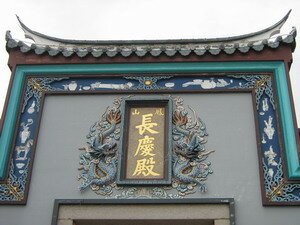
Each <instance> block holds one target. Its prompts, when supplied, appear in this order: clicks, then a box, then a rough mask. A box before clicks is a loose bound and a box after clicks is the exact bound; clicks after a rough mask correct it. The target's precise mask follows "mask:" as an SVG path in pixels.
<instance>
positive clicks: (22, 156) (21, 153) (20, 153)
mask: <svg viewBox="0 0 300 225" xmlns="http://www.w3.org/2000/svg"><path fill="white" fill-rule="evenodd" d="M32 144H33V140H32V139H30V140H28V141H27V143H26V145H25V146H17V147H16V151H17V157H16V160H21V161H23V160H26V159H27V155H28V152H29V151H30V147H31V146H32Z"/></svg>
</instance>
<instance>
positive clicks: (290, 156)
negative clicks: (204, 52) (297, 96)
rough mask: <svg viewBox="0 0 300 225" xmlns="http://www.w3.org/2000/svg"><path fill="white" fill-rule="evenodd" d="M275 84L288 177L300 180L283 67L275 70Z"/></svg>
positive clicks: (299, 168) (289, 102)
mask: <svg viewBox="0 0 300 225" xmlns="http://www.w3.org/2000/svg"><path fill="white" fill-rule="evenodd" d="M275 82H276V86H277V94H278V101H279V104H278V105H279V112H280V119H281V128H282V135H283V142H284V148H285V153H286V158H287V168H288V177H289V178H290V179H299V178H300V166H299V157H298V151H297V144H296V137H295V132H294V131H295V129H294V123H293V116H292V110H291V109H292V107H291V101H290V95H289V89H288V83H287V78H286V74H285V68H284V65H283V64H282V65H280V66H278V67H277V69H276V70H275Z"/></svg>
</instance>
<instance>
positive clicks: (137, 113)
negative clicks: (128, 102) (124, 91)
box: [132, 109, 140, 116]
mask: <svg viewBox="0 0 300 225" xmlns="http://www.w3.org/2000/svg"><path fill="white" fill-rule="evenodd" d="M132 115H134V116H135V115H140V112H139V110H137V109H134V111H133V112H132Z"/></svg>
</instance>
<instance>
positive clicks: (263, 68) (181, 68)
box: [0, 61, 300, 179]
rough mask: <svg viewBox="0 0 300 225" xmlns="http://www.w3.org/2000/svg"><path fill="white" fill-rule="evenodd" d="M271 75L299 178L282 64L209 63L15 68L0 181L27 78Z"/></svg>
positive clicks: (293, 174) (291, 167)
mask: <svg viewBox="0 0 300 225" xmlns="http://www.w3.org/2000/svg"><path fill="white" fill-rule="evenodd" d="M267 71H269V72H274V74H275V80H276V84H277V89H278V92H277V93H278V96H279V109H280V113H281V122H282V130H283V136H284V146H285V150H286V154H287V161H288V172H289V177H290V178H293V179H294V178H300V167H299V160H298V155H297V146H296V141H295V133H294V125H293V120H292V111H291V106H290V98H289V93H288V86H287V81H286V74H285V70H284V63H283V62H273V61H272V62H266V61H265V62H221V63H219V62H211V63H147V64H84V65H66V64H65V65H38V66H18V67H17V70H16V72H15V78H14V80H13V85H12V89H11V95H10V97H9V102H8V107H7V111H6V117H5V120H4V125H3V130H2V135H1V137H0V178H3V177H4V175H5V169H6V168H7V160H8V157H9V149H10V144H11V141H12V136H13V133H14V128H15V122H16V117H17V111H18V105H19V101H20V98H21V92H22V85H23V84H24V79H25V78H26V76H28V75H30V76H34V75H55V76H57V75H59V74H63V75H67V74H101V73H155V72H157V73H172V72H173V73H193V72H267Z"/></svg>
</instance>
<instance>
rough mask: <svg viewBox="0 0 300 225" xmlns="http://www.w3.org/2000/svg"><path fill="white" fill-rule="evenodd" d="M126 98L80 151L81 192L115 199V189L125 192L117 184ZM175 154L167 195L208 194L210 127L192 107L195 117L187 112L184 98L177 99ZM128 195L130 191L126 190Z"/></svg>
mask: <svg viewBox="0 0 300 225" xmlns="http://www.w3.org/2000/svg"><path fill="white" fill-rule="evenodd" d="M121 102H122V98H117V99H115V100H114V106H113V107H108V108H107V109H106V111H105V113H104V114H103V115H102V117H101V118H100V120H99V121H98V122H96V123H95V124H94V125H93V126H92V127H91V128H90V132H89V134H88V135H87V145H86V146H85V147H83V148H80V150H84V153H82V154H80V161H79V164H80V166H79V168H78V169H79V170H80V171H81V173H80V175H79V176H78V179H79V180H81V181H82V182H81V185H80V187H79V189H80V190H81V191H83V190H85V189H86V188H87V187H90V188H91V189H92V190H93V191H95V192H96V193H97V194H100V195H111V194H112V193H113V189H117V190H119V189H123V187H118V186H117V185H116V183H115V180H116V174H117V168H118V166H117V165H118V148H119V146H118V145H119V139H120V127H119V126H120V123H121V111H120V105H121ZM173 102H174V103H175V107H174V109H173V121H172V122H173V128H172V138H173V153H172V175H173V176H172V187H170V186H168V187H163V189H164V190H165V191H167V192H169V191H171V189H172V188H173V189H175V190H177V192H178V195H179V196H185V195H188V194H192V193H194V192H196V188H197V187H198V189H199V190H200V191H201V192H205V191H206V190H207V187H206V184H205V181H206V179H207V177H208V175H209V174H211V173H212V170H211V167H210V162H208V161H207V158H208V156H209V155H210V154H211V153H212V152H214V151H207V150H206V149H205V143H206V142H207V140H206V137H207V136H208V134H207V132H206V126H205V124H204V123H203V121H202V120H201V119H200V118H199V117H197V116H196V113H195V111H194V110H193V109H192V108H190V107H189V110H190V111H191V112H192V116H191V115H190V114H189V113H188V112H187V111H186V110H185V109H184V107H183V99H182V98H179V97H177V98H173ZM125 191H126V190H125Z"/></svg>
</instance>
